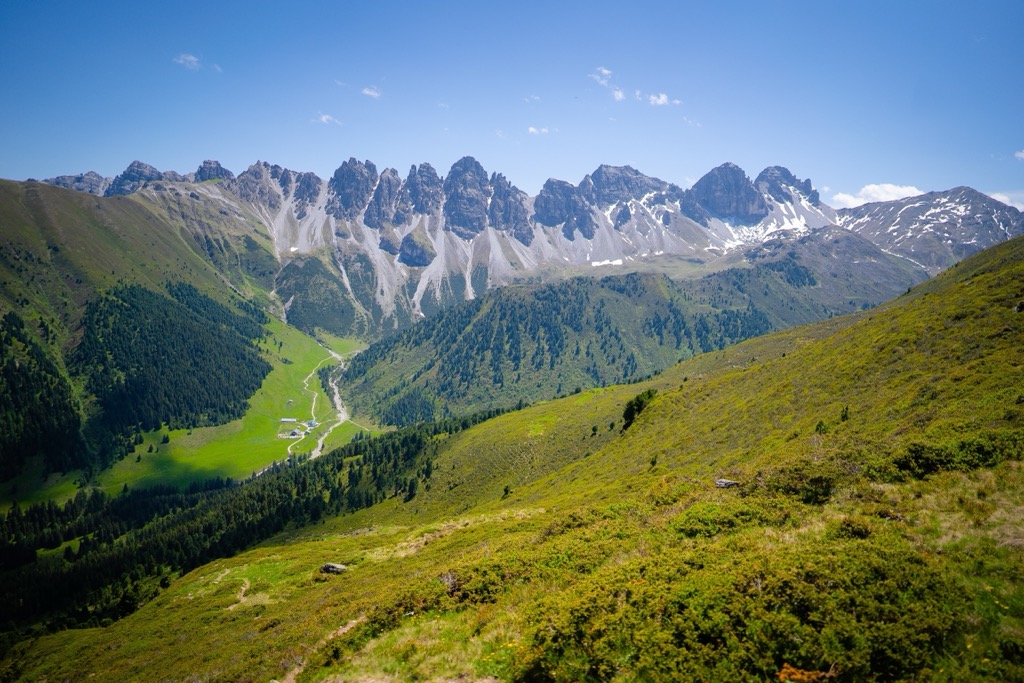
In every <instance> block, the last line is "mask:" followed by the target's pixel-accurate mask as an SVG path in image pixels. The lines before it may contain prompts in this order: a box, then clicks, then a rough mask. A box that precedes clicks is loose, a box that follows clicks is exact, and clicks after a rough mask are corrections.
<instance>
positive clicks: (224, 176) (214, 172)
mask: <svg viewBox="0 0 1024 683" xmlns="http://www.w3.org/2000/svg"><path fill="white" fill-rule="evenodd" d="M195 177H196V182H197V183H205V182H206V181H208V180H234V179H235V174H234V173H232V172H231V171H229V170H228V169H226V168H224V167H223V166H221V165H220V162H219V161H213V160H211V159H207V160H206V161H204V162H203V163H202V164H200V165H199V168H198V169H196V176H195Z"/></svg>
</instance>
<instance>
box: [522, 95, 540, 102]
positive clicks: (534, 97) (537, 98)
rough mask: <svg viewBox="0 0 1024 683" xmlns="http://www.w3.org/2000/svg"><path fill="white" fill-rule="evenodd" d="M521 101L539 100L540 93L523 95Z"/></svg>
mask: <svg viewBox="0 0 1024 683" xmlns="http://www.w3.org/2000/svg"><path fill="white" fill-rule="evenodd" d="M523 102H527V103H529V102H540V95H530V96H529V97H524V98H523Z"/></svg>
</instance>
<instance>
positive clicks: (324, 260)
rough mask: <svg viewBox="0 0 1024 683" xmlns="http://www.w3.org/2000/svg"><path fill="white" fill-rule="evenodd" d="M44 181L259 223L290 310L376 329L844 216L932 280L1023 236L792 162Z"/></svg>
mask: <svg viewBox="0 0 1024 683" xmlns="http://www.w3.org/2000/svg"><path fill="white" fill-rule="evenodd" d="M44 182H46V183H49V184H52V185H58V186H62V187H66V188H71V189H75V190H78V191H81V192H87V193H91V194H94V195H103V196H105V197H114V196H120V195H135V196H136V197H138V198H140V199H141V200H143V201H145V202H147V203H148V204H150V205H151V206H152V207H153V208H154V209H155V210H157V211H160V212H165V213H167V214H168V215H175V216H178V215H180V217H181V218H182V219H183V220H186V221H191V222H193V223H195V226H194V231H196V232H199V233H203V232H204V231H206V232H208V231H209V226H208V225H207V224H206V221H204V220H203V219H201V218H189V216H190V215H191V214H194V213H195V207H196V206H197V205H205V206H207V207H210V208H212V209H213V211H215V212H216V214H218V215H219V216H220V217H221V219H222V220H226V221H228V222H234V223H236V224H245V225H247V226H253V225H254V226H259V229H260V230H259V232H260V233H261V234H262V235H264V236H270V238H271V239H272V242H273V252H274V255H275V257H276V259H277V260H279V262H280V264H281V266H282V267H281V270H280V272H279V273H278V274H277V276H276V280H275V282H274V286H275V287H276V293H277V295H278V296H279V297H280V300H281V302H282V303H283V307H284V310H285V312H286V314H287V315H288V317H289V319H290V320H291V319H294V321H295V324H297V325H298V326H299V327H301V328H304V329H306V330H307V331H313V329H314V328H316V327H321V328H322V329H325V330H327V331H330V332H333V333H335V334H352V333H357V334H363V335H370V336H375V335H379V334H381V333H383V332H386V331H387V330H392V329H397V328H400V327H404V326H405V325H406V324H408V323H409V322H411V321H413V320H415V319H417V318H419V317H423V316H429V315H430V314H432V313H434V312H435V311H437V310H438V309H440V308H445V307H447V306H449V305H451V304H453V303H456V302H459V301H465V300H471V299H473V298H475V297H478V296H480V295H482V294H483V293H484V292H485V291H486V290H487V289H489V288H492V287H496V286H502V285H507V284H512V283H516V282H538V281H546V280H549V279H551V278H552V277H562V276H565V275H567V274H584V273H588V272H589V273H591V274H597V273H601V274H604V273H607V272H626V271H632V270H660V271H662V272H667V273H668V274H670V275H673V276H677V275H685V274H693V273H695V272H700V273H703V272H709V271H711V270H715V269H719V268H722V267H727V266H731V265H737V264H744V263H745V262H747V252H748V250H749V249H751V248H752V247H757V246H759V245H762V244H764V243H765V242H767V241H771V240H778V239H783V240H787V239H798V238H802V237H805V236H807V235H809V234H810V233H812V232H814V231H816V230H820V229H822V228H826V227H828V226H833V225H838V226H840V227H842V228H845V229H847V230H848V231H849V232H850V233H852V234H855V235H858V236H860V237H862V238H864V240H865V241H866V242H868V243H870V244H871V245H873V246H874V250H873V251H874V253H873V255H872V256H871V257H870V258H872V259H875V260H881V259H885V258H886V255H891V256H896V257H898V258H899V259H902V260H904V261H906V262H907V263H908V264H910V265H911V266H912V267H913V268H914V269H916V270H917V271H919V272H920V273H921V274H922V276H925V275H927V276H930V275H934V274H936V273H938V272H939V271H941V270H942V269H944V268H946V267H948V266H950V265H952V264H953V263H955V262H957V261H958V260H960V259H962V258H964V257H965V256H967V255H969V254H971V253H974V252H976V251H978V250H980V249H983V248H985V247H987V246H991V245H993V244H996V243H998V242H1000V241H1003V240H1006V239H1008V238H1009V237H1013V236H1015V235H1019V234H1021V233H1022V232H1024V215H1022V214H1021V212H1020V211H1018V210H1017V209H1015V208H1013V207H1010V206H1007V205H1005V204H1002V203H1000V202H998V201H996V200H994V199H992V198H990V197H988V196H986V195H983V194H981V193H979V192H977V191H975V190H972V189H970V188H966V187H958V188H954V189H952V190H948V191H945V192H931V193H928V194H925V195H921V196H918V197H913V198H908V199H903V200H898V201H894V202H881V203H874V204H866V205H864V206H860V207H857V208H855V209H840V210H835V209H833V208H831V207H829V206H828V205H826V204H824V203H823V202H822V201H821V198H820V196H819V193H818V191H817V190H815V189H814V187H813V186H812V183H811V181H810V180H806V179H803V180H801V179H799V178H797V177H796V176H794V175H793V174H792V173H791V172H790V171H789V170H788V169H785V168H782V167H779V166H772V167H768V168H766V169H764V170H763V171H761V172H760V173H759V174H758V175H757V176H756V177H755V178H754V179H753V180H751V179H750V178H749V176H747V174H746V173H745V172H744V171H743V170H742V169H741V168H739V167H738V166H736V165H735V164H731V163H726V164H723V165H721V166H719V167H717V168H714V169H712V170H711V171H709V172H708V173H707V174H706V175H704V176H703V177H702V178H700V179H699V180H698V181H697V182H696V183H694V184H693V186H692V187H690V188H689V189H682V188H681V187H680V186H678V185H675V184H673V183H670V182H666V181H663V180H660V179H658V178H653V177H650V176H647V175H644V174H643V173H641V172H639V171H637V170H635V169H633V168H631V167H629V166H608V165H602V166H599V167H598V168H597V169H596V170H595V171H594V172H593V173H590V174H588V175H586V176H585V177H584V178H583V179H582V180H581V181H580V182H579V183H578V184H576V185H573V184H572V183H569V182H567V181H563V180H556V179H550V180H548V181H547V182H546V183H545V184H544V186H543V188H542V189H541V190H540V192H539V193H538V194H537V196H535V197H530V196H528V195H527V194H526V193H525V192H523V191H522V190H520V189H519V188H517V187H515V186H514V185H512V184H511V183H510V182H509V181H508V180H507V179H506V178H505V177H504V176H503V175H502V174H500V173H495V172H492V173H490V174H488V173H487V171H485V169H484V168H483V166H482V165H481V164H480V163H479V162H477V161H476V160H475V159H473V158H472V157H468V156H467V157H464V158H462V159H460V160H459V161H457V162H456V163H455V164H453V165H452V167H451V168H450V169H449V171H448V174H447V175H446V176H441V175H439V174H438V172H437V171H436V170H435V169H434V167H433V166H431V165H430V164H428V163H424V164H420V165H418V166H412V168H410V170H409V172H408V174H407V175H406V177H405V178H404V179H402V177H401V176H400V175H399V173H398V171H396V170H395V169H393V168H385V169H384V170H383V171H380V172H378V169H377V166H376V165H375V164H374V163H373V162H371V161H368V160H367V161H358V160H356V159H354V158H350V159H349V160H347V161H345V162H344V163H342V164H341V166H339V167H338V169H337V170H336V171H335V172H334V174H333V175H332V176H331V177H330V178H328V179H326V180H325V179H323V178H320V177H318V176H317V175H315V174H313V173H308V172H296V171H292V170H289V169H286V168H282V167H281V166H277V165H271V164H269V163H266V162H258V163H255V164H253V165H252V166H250V167H249V168H248V169H246V170H245V171H243V172H242V173H240V174H238V175H237V176H236V175H235V174H234V173H232V172H231V171H229V170H227V169H225V168H224V167H222V166H221V165H220V164H219V163H218V162H216V161H204V162H203V163H202V164H201V165H200V166H199V167H198V168H197V169H196V171H195V172H193V173H189V174H186V175H182V174H179V173H176V172H173V171H159V170H157V169H156V168H154V167H153V166H150V165H148V164H144V163H142V162H139V161H135V162H133V163H132V164H131V165H129V166H128V168H127V169H125V171H124V172H123V173H121V174H120V175H118V176H116V177H114V178H103V177H101V176H99V175H98V174H96V173H92V172H90V173H85V174H81V175H76V176H58V177H56V178H50V179H47V180H46V181H44ZM215 242H216V240H215ZM218 248H219V247H218V245H216V244H214V245H212V246H211V253H213V252H215V251H217V250H218ZM865 249H866V247H865V246H862V247H860V250H861V251H862V252H863V251H864V250H865ZM236 251H237V250H236ZM317 290H318V291H319V292H322V293H316V291H317ZM880 300H881V299H880ZM880 300H879V301H880ZM875 303H877V301H876V302H875Z"/></svg>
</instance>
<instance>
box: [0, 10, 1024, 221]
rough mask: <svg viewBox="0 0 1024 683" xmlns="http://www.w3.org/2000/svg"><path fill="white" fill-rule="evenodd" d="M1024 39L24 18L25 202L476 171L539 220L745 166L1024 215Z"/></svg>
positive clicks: (734, 20)
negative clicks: (90, 181) (996, 201)
mask: <svg viewBox="0 0 1024 683" xmlns="http://www.w3.org/2000/svg"><path fill="white" fill-rule="evenodd" d="M1022 28H1024V1H1022V0H991V1H986V0H975V1H974V2H945V1H935V0H930V1H927V2H925V1H921V2H914V1H911V0H886V1H885V2H874V1H868V2H863V1H858V2H833V1H831V0H816V1H814V2H802V1H796V0H794V1H790V2H781V1H780V2H771V1H761V2H728V1H720V0H714V1H712V0H705V1H704V2H699V3H697V2H685V1H683V0H675V1H670V2H630V3H626V2H621V1H620V2H600V1H591V2H563V1H560V0H546V1H544V2H533V1H517V2H487V1H486V0H474V1H473V2H445V1H444V0H435V1H434V2H396V1H394V0H392V1H391V2H371V1H366V0H363V1H361V2H358V3H356V2H316V3H309V2H307V3H301V2H296V3H289V2H283V1H282V0H275V1H274V2H263V1H258V0H249V1H247V2H228V1H224V0H221V1H210V0H207V1H206V2H202V3H198V2H159V3H157V2H139V1H138V0H133V1H132V2H115V1H111V2H81V1H80V0H75V1H73V2H71V1H63V0H48V1H44V0H39V1H34V0H32V1H30V0H24V1H22V0H0V63H2V64H3V69H2V70H0V92H2V93H3V94H2V97H0V136H2V137H0V177H4V178H13V179H19V180H20V179H25V178H29V177H34V178H40V179H41V178H47V177H51V176H55V175H60V174H69V173H80V172H84V171H87V170H95V171H97V172H99V173H100V174H102V175H105V176H114V175H116V174H117V173H119V172H120V171H122V170H123V169H124V168H125V167H126V166H127V165H128V164H129V163H130V162H131V161H132V160H134V159H139V160H142V161H145V162H147V163H150V164H152V165H154V166H156V167H157V168H159V169H161V170H175V171H178V172H181V173H187V172H189V171H194V170H195V169H196V167H197V166H199V164H200V163H201V162H202V161H203V160H204V159H217V160H219V161H220V162H221V163H222V164H224V166H226V167H227V168H229V169H231V170H232V171H234V172H235V173H239V172H241V171H243V170H245V168H246V167H247V166H249V165H250V164H252V163H253V162H255V161H257V160H264V161H269V162H271V163H276V164H280V165H282V166H285V167H288V168H292V169H294V170H298V171H314V172H316V173H317V174H319V175H320V176H322V177H328V176H330V175H331V174H332V173H333V171H334V169H335V168H337V167H338V166H339V165H340V164H341V162H342V161H344V160H345V159H348V158H349V157H353V156H354V157H356V158H358V159H361V160H363V159H368V160H371V161H373V162H374V163H375V164H376V165H377V168H378V170H383V169H384V168H386V167H394V168H397V169H398V171H399V173H400V175H401V176H402V177H403V178H404V177H405V175H406V173H407V172H408V170H409V167H410V165H412V164H419V163H422V162H429V163H430V164H432V165H433V166H434V167H435V168H436V169H437V170H438V172H439V173H441V174H446V173H447V171H448V168H449V167H450V166H451V164H452V163H453V162H455V161H456V160H457V159H459V158H460V157H462V156H466V155H471V156H474V157H476V159H477V160H479V161H480V162H481V163H482V164H483V166H484V168H485V169H486V170H487V171H488V172H492V171H497V172H499V173H503V174H505V176H506V177H507V178H508V179H509V180H510V181H511V182H512V183H513V184H514V185H517V186H519V187H520V188H521V189H523V190H525V191H526V192H527V193H529V194H530V195H535V194H536V193H537V192H538V191H539V190H540V188H541V186H542V185H543V183H544V181H545V180H546V179H547V178H549V177H555V178H560V179H563V180H568V181H570V182H573V183H578V182H579V181H580V180H581V179H582V178H583V176H584V175H585V174H587V173H589V172H591V171H593V170H594V169H595V168H596V167H597V166H598V165H599V164H602V163H607V164H613V165H623V164H629V165H632V166H633V167H634V168H637V169H638V170H640V171H642V172H644V173H646V174H648V175H652V176H657V177H659V178H662V179H663V180H667V181H670V182H674V183H677V184H679V185H681V186H683V187H688V186H689V185H691V184H692V183H693V182H694V181H695V180H697V179H698V178H699V177H700V176H702V175H703V174H704V173H706V172H707V171H709V170H710V169H711V168H713V167H715V166H717V165H719V164H721V163H724V162H726V161H731V162H734V163H736V164H738V165H739V166H741V167H742V168H743V169H745V170H746V171H747V173H748V174H749V175H750V176H751V177H754V176H755V175H756V174H757V173H758V172H760V171H761V169H763V168H764V167H766V166H770V165H782V166H786V167H788V168H789V169H790V170H791V171H792V172H793V173H794V174H796V175H797V176H798V177H800V178H808V177H809V178H811V180H812V181H813V183H814V184H815V186H816V187H817V188H818V189H819V190H820V191H821V194H822V198H823V199H825V200H826V201H827V202H829V203H830V204H832V205H833V206H841V205H844V204H850V203H855V202H857V201H858V198H861V199H863V198H884V197H886V196H888V195H892V194H896V195H898V194H900V193H901V191H902V193H907V192H911V191H913V190H914V189H915V188H916V189H919V190H921V191H928V190H945V189H949V188H952V187H955V186H957V185H969V186H971V187H974V188H975V189H978V190H981V191H983V192H987V193H989V194H993V195H996V196H999V197H1001V198H1003V199H1004V201H1005V200H1010V201H1012V202H1013V203H1015V204H1016V205H1017V206H1019V207H1021V208H1024V36H1022ZM901 188H902V190H901Z"/></svg>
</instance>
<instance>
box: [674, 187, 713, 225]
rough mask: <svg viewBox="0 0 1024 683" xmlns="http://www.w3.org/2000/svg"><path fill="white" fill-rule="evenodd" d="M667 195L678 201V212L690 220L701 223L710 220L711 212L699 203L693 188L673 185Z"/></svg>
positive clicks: (704, 223) (706, 222)
mask: <svg viewBox="0 0 1024 683" xmlns="http://www.w3.org/2000/svg"><path fill="white" fill-rule="evenodd" d="M668 196H669V197H671V198H672V199H676V200H678V201H679V212H680V213H682V214H683V215H684V216H686V217H687V218H689V219H690V220H692V221H694V222H696V223H699V224H701V225H707V224H708V222H709V221H710V220H711V214H709V213H708V212H707V209H705V208H704V207H703V206H701V205H700V202H698V201H697V196H696V195H695V194H694V193H693V190H682V189H680V188H679V187H677V186H675V185H673V186H672V190H671V191H670V192H669V195H668Z"/></svg>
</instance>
